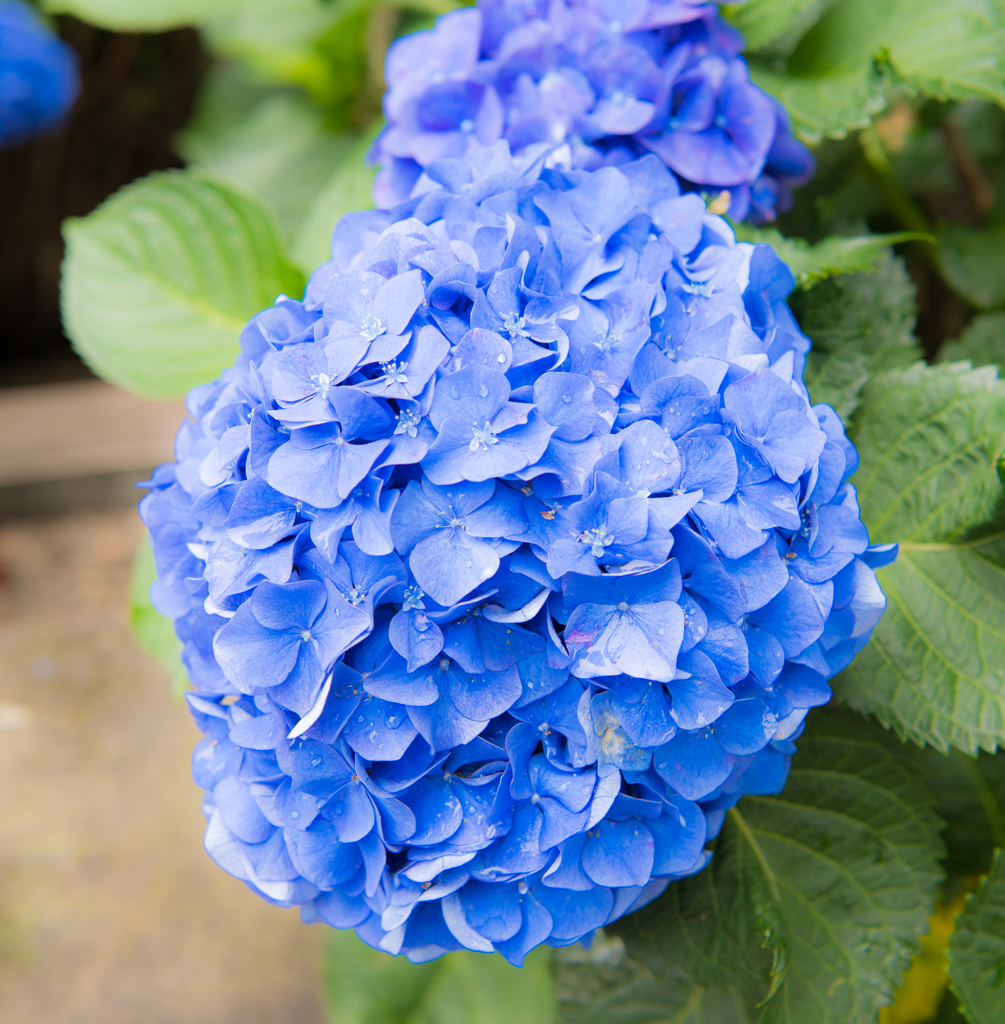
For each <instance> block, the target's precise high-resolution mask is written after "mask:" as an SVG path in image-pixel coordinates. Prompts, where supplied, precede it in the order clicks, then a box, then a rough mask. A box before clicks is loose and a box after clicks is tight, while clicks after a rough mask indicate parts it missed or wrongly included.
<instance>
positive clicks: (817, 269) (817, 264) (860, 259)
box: [733, 223, 935, 288]
mask: <svg viewBox="0 0 1005 1024" xmlns="http://www.w3.org/2000/svg"><path fill="white" fill-rule="evenodd" d="M733 228H734V230H735V232H736V238H737V241H740V242H755V243H756V242H765V243H767V244H768V245H770V246H771V247H772V248H773V249H774V250H775V252H776V253H778V255H779V257H780V258H781V259H782V260H784V261H785V262H786V263H787V264H788V265H789V269H790V270H791V271H792V275H793V277H795V279H796V285H797V286H798V287H800V288H808V287H809V286H810V285H812V284H814V283H815V282H816V281H822V280H824V279H825V278H828V277H833V276H834V275H835V274H850V273H854V272H855V271H870V270H874V269H875V268H876V266H877V265H878V264H879V262H880V260H881V259H882V258H883V256H884V254H885V253H886V251H887V249H888V248H889V247H890V246H891V245H896V244H897V243H898V242H911V241H935V239H934V238H932V236H931V235H926V234H923V233H922V232H919V231H895V232H892V233H890V234H887V235H859V236H855V237H851V238H846V237H844V236H841V235H832V236H831V237H830V238H825V239H823V241H820V242H817V243H816V244H814V245H811V244H810V243H809V242H807V241H806V239H804V238H785V237H783V236H782V235H781V234H780V233H779V232H778V231H776V230H775V229H774V228H758V227H754V225H753V224H746V223H744V224H734V225H733Z"/></svg>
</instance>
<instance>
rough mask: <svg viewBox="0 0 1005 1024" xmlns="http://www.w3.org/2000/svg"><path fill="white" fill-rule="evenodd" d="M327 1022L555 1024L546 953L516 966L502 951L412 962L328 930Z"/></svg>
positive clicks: (538, 952)
mask: <svg viewBox="0 0 1005 1024" xmlns="http://www.w3.org/2000/svg"><path fill="white" fill-rule="evenodd" d="M325 996H326V1001H327V1008H328V1017H329V1020H330V1021H331V1022H332V1024H514V1022H515V1021H519V1022H520V1024H552V1021H553V1019H554V1014H555V999H554V994H553V986H552V979H551V950H549V949H547V948H542V949H537V950H535V951H534V952H532V953H531V954H530V955H529V956H528V957H527V959H526V961H525V962H524V966H523V967H521V968H518V967H511V966H510V965H509V964H508V963H507V962H506V961H505V960H504V959H503V958H502V957H501V956H498V955H496V954H492V955H487V954H485V953H469V952H463V953H448V954H447V955H446V956H444V957H441V958H440V959H439V960H436V961H434V962H432V963H427V964H411V963H409V962H408V961H407V960H406V959H405V958H404V957H393V956H390V955H389V954H387V953H382V952H380V951H379V950H375V949H371V948H370V947H369V946H366V945H364V944H363V943H362V942H361V941H360V940H359V939H358V938H356V936H355V934H354V933H353V932H351V931H334V930H333V931H332V932H331V933H330V934H329V936H328V948H327V953H326V958H325Z"/></svg>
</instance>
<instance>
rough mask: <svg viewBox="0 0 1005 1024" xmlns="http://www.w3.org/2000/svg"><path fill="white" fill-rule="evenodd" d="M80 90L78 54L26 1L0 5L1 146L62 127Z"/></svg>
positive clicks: (6, 0)
mask: <svg viewBox="0 0 1005 1024" xmlns="http://www.w3.org/2000/svg"><path fill="white" fill-rule="evenodd" d="M79 89H80V81H79V78H78V75H77V63H76V58H75V57H74V54H73V51H72V50H71V49H70V48H69V47H68V46H67V45H66V44H65V43H64V42H62V41H61V40H60V39H57V38H56V37H55V36H54V35H53V34H52V33H51V32H50V31H49V29H48V28H47V27H46V26H45V25H44V24H43V23H42V22H41V21H40V19H39V18H38V16H37V15H36V14H35V12H34V11H33V10H32V9H31V8H30V7H29V6H28V5H27V4H25V3H22V2H21V0H0V146H4V145H10V144H12V143H16V142H20V141H21V140H22V139H25V138H27V137H28V136H30V135H33V134H35V133H36V132H38V131H42V130H44V129H46V128H50V127H52V126H53V125H55V124H57V123H58V122H59V121H60V120H61V119H62V118H63V116H64V115H65V114H66V112H67V111H68V110H69V109H70V107H71V106H72V105H73V101H74V100H75V99H76V98H77V93H78V91H79Z"/></svg>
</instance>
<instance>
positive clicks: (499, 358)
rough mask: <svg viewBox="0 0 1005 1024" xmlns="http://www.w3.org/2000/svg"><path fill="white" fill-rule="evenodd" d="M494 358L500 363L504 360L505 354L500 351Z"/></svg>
mask: <svg viewBox="0 0 1005 1024" xmlns="http://www.w3.org/2000/svg"><path fill="white" fill-rule="evenodd" d="M496 359H498V360H499V362H500V363H505V362H506V356H505V355H504V354H503V353H502V352H500V353H499V355H497V356H496Z"/></svg>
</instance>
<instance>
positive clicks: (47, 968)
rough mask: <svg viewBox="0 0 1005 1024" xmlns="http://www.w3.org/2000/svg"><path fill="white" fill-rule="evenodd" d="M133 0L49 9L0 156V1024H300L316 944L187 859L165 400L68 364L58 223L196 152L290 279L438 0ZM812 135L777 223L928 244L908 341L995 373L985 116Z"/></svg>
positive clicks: (193, 161) (319, 253)
mask: <svg viewBox="0 0 1005 1024" xmlns="http://www.w3.org/2000/svg"><path fill="white" fill-rule="evenodd" d="M128 2H130V0H127V3H128ZM131 3H132V4H133V5H135V6H134V8H133V10H134V11H135V12H137V19H138V24H137V31H131V32H113V31H109V30H107V29H104V28H100V27H97V26H96V25H95V24H92V23H89V21H88V20H87V17H86V14H87V9H88V4H87V3H84V2H83V0H81V2H80V3H79V4H76V3H68V4H66V5H64V6H65V7H66V8H68V9H71V10H74V11H75V12H76V14H73V13H55V14H52V15H51V16H50V17H49V20H48V23H49V25H50V27H51V29H52V30H53V31H54V32H55V33H56V34H57V35H58V36H59V37H60V38H61V39H62V40H64V41H65V43H66V44H67V45H68V46H69V47H70V48H71V49H72V51H73V54H74V57H75V60H76V63H77V67H78V69H79V75H80V89H79V94H78V96H77V98H76V101H75V102H74V104H73V106H72V109H71V110H70V111H69V113H68V114H67V115H66V116H65V118H63V119H62V120H61V121H60V122H59V123H58V124H56V125H55V126H52V127H50V128H48V129H47V130H45V131H43V132H41V133H40V134H37V135H35V136H33V137H31V138H26V139H24V140H22V141H19V142H13V143H11V144H8V145H7V146H6V147H5V148H3V149H0V778H2V779H3V780H4V784H3V786H2V787H0V819H2V822H3V824H2V826H0V1021H3V1022H5V1024H22V1022H25V1024H27V1022H29V1021H30V1022H32V1024H34V1022H37V1021H39V1020H45V1021H47V1022H48V1024H64V1022H65V1024H71V1022H72V1024H90V1022H92V1021H93V1022H99V1021H100V1022H101V1024H134V1022H137V1021H143V1022H146V1024H158V1022H165V1024H167V1022H181V1021H184V1022H192V1024H201V1022H206V1024H209V1022H214V1024H227V1022H230V1021H234V1022H236V1021H238V1020H240V1021H242V1022H246V1024H255V1022H259V1021H261V1022H266V1021H284V1022H296V1024H314V1022H320V1021H322V1020H323V1019H324V1017H323V1009H322V1006H321V1004H320V1001H319V995H318V990H319V985H320V976H321V969H322V968H321V958H322V948H321V947H322V941H323V935H322V933H321V931H320V930H319V929H317V928H307V927H305V926H303V925H301V923H300V922H299V919H298V917H297V915H296V913H295V912H293V911H284V910H278V909H275V908H272V907H269V906H267V905H266V904H265V903H263V902H262V901H261V900H259V899H256V898H252V897H251V896H250V895H249V894H248V893H247V892H246V891H245V889H244V887H243V885H242V884H241V883H240V882H238V881H236V880H234V879H232V878H230V877H228V876H227V875H225V874H224V873H223V872H222V871H220V870H219V869H218V868H217V867H216V866H215V865H213V864H212V862H211V861H210V860H209V858H208V857H207V856H206V855H205V854H204V853H203V850H202V844H201V838H202V831H203V818H202V815H201V814H200V811H199V804H198V790H197V788H196V787H195V786H194V784H192V783H191V782H190V781H189V772H188V761H189V757H190V752H191V749H192V746H193V744H194V742H195V740H196V737H197V732H196V729H195V728H194V726H193V725H192V724H191V723H190V722H189V719H188V715H187V713H186V712H185V709H184V707H183V705H181V704H180V703H179V702H178V699H177V696H172V684H171V680H170V679H169V678H168V675H167V673H166V672H165V670H164V669H163V668H162V667H161V666H160V663H159V662H158V661H155V660H154V658H153V657H151V656H150V655H148V654H147V653H144V652H143V651H142V650H141V649H140V648H139V646H138V645H137V642H136V641H135V639H134V637H133V633H132V631H131V629H130V623H129V597H130V574H131V566H132V564H133V560H134V557H135V555H136V551H137V548H138V546H139V545H140V543H141V540H142V528H141V525H140V523H139V521H138V519H137V517H136V514H135V504H136V500H137V497H138V492H137V491H136V490H135V487H134V484H135V482H136V481H137V480H141V479H143V478H144V476H145V475H146V473H147V472H148V471H149V470H150V469H152V468H153V467H154V466H155V465H156V464H157V463H159V462H160V461H163V460H165V459H169V458H170V457H171V442H172V438H173V435H174V432H175V430H176V429H177V425H178V424H179V422H180V420H181V418H182V416H183V414H184V411H183V407H182V404H181V402H180V401H178V400H174V401H167V402H153V401H147V400H144V399H141V398H138V397H135V396H132V395H129V394H127V393H126V392H123V391H118V390H117V389H115V388H114V387H112V386H111V385H109V384H106V383H104V382H102V381H100V380H98V378H97V377H95V376H93V375H92V374H91V372H90V370H89V369H88V367H87V365H86V364H85V363H84V362H83V361H82V360H81V358H80V357H79V356H78V355H77V354H76V353H75V351H74V349H73V347H72V345H71V343H70V342H69V340H68V339H67V337H66V335H65V333H64V330H63V325H62V320H61V315H60V301H59V289H60V269H61V261H62V259H63V238H62V234H61V225H62V224H63V222H64V220H65V219H66V218H68V217H83V216H85V215H87V214H89V213H90V212H91V211H93V210H94V209H95V208H96V207H98V206H99V205H100V204H101V203H102V202H103V201H104V200H105V199H106V198H108V197H109V196H111V195H113V194H114V193H115V192H116V191H117V190H119V189H120V188H122V187H123V186H126V185H128V184H129V183H130V182H132V181H135V180H136V179H138V178H142V177H143V176H145V175H147V174H150V173H151V172H154V171H161V170H165V169H169V168H177V167H184V166H195V167H199V168H203V169H205V170H206V171H208V172H209V173H211V174H212V175H214V176H216V177H217V178H220V179H223V180H224V181H226V182H228V183H230V184H231V185H233V186H236V187H237V188H239V189H241V190H243V191H245V192H250V193H252V194H253V195H254V196H255V197H256V198H257V199H258V200H260V202H261V203H262V204H263V205H264V206H265V208H266V209H268V210H270V211H271V213H272V216H273V217H274V220H275V224H276V225H277V230H278V231H279V233H280V234H281V236H282V239H283V241H284V242H285V245H286V247H287V249H288V251H289V256H290V259H291V261H292V263H293V264H295V265H296V266H297V267H298V268H299V269H300V270H301V271H302V272H304V273H309V272H310V270H311V269H312V268H313V267H314V266H315V265H317V264H318V263H319V262H321V261H322V260H323V259H325V258H326V251H327V247H328V238H329V236H330V232H331V228H332V226H333V224H334V223H335V221H336V219H337V218H338V216H339V215H340V214H341V213H343V212H346V211H347V210H351V209H357V208H360V207H363V206H366V205H369V198H368V197H369V188H370V182H371V180H372V174H373V172H372V170H371V169H367V168H366V167H365V166H364V163H363V159H362V158H363V154H364V153H365V151H366V148H367V146H368V144H369V142H370V140H371V139H372V137H373V134H374V131H375V128H376V126H377V124H378V122H379V115H380V97H381V94H382V92H383V89H384V82H383V58H384V53H385V50H386V48H387V46H388V45H389V43H390V42H391V41H393V39H395V38H396V37H398V36H400V35H401V34H404V33H406V32H410V31H413V30H415V29H417V28H421V27H424V26H427V25H429V24H431V23H432V21H433V19H434V18H435V16H436V15H437V14H440V13H443V12H444V11H446V10H449V9H450V8H451V7H453V6H455V4H454V3H453V2H452V0H400V2H392V3H375V2H367V0H229V2H227V3H222V2H214V3H212V4H210V6H211V7H212V8H213V10H214V11H217V10H218V13H216V14H214V15H213V16H212V17H210V18H208V19H205V18H204V19H201V20H202V26H201V28H200V29H199V30H196V29H194V28H180V29H174V30H171V31H153V30H151V31H140V30H139V29H140V28H142V27H143V26H144V24H147V23H149V27H151V29H153V28H156V27H157V25H156V22H157V16H156V9H157V8H158V4H157V2H156V0H131ZM97 6H99V7H100V6H101V4H98V5H97ZM105 6H115V4H110V5H109V4H106V5H105ZM118 6H119V7H120V8H121V7H122V6H123V5H122V4H121V3H120V4H119V5H118ZM78 15H79V16H78ZM148 15H149V16H148ZM127 20H128V19H127ZM2 31H4V29H3V28H2V27H0V32H2ZM815 152H816V156H817V160H818V165H819V171H818V174H817V177H816V178H815V180H814V181H813V182H812V183H811V184H810V185H808V186H806V187H804V188H803V189H802V190H801V191H800V192H799V194H798V195H797V197H796V205H795V208H794V209H793V210H792V211H791V212H790V213H788V214H787V215H786V217H785V218H783V219H782V220H781V221H780V222H779V223H778V224H776V225H775V226H776V227H778V228H779V229H780V230H781V232H782V233H783V234H784V235H798V236H801V237H805V238H808V239H810V240H811V241H815V240H817V239H820V238H823V237H825V236H827V235H830V234H834V233H836V234H847V235H851V234H856V233H861V232H865V231H884V232H885V231H895V230H902V229H908V230H913V231H924V232H933V233H935V234H936V235H937V237H938V240H939V242H938V245H932V244H931V243H918V242H914V243H908V244H906V245H904V246H900V247H898V249H897V254H898V255H899V256H901V257H903V259H904V262H905V266H906V269H907V275H904V274H903V272H900V271H898V273H899V274H900V276H897V275H896V274H893V272H892V271H890V273H891V274H893V276H892V277H890V287H891V288H896V289H900V290H901V292H902V293H903V301H904V303H905V304H906V305H907V306H908V307H911V306H914V308H915V309H917V311H918V312H919V319H918V326H917V334H918V336H919V338H920V339H921V340H922V342H923V344H924V347H925V351H926V353H927V355H928V356H929V358H930V359H932V360H935V359H944V358H972V359H973V360H974V363H975V364H983V363H988V362H998V363H999V365H1000V364H1001V362H1002V359H1003V357H1005V351H1003V344H1002V339H1003V338H1005V330H1003V325H1005V312H1002V309H1003V308H1005V289H1003V288H1002V285H1001V275H1000V272H999V271H998V268H999V267H1000V266H1001V265H1002V261H1003V259H1005V203H1003V194H1002V191H1003V190H1002V189H1001V188H1000V177H1001V172H1002V168H1003V167H1005V114H1003V112H1002V110H1001V109H1000V108H998V107H996V106H994V105H993V104H991V103H982V102H978V101H969V102H967V103H962V104H959V103H951V102H941V101H937V100H925V101H922V100H920V99H917V98H913V97H911V96H908V95H902V96H897V95H894V96H893V97H892V99H891V102H890V104H889V105H888V107H887V109H886V111H885V112H884V113H883V114H882V115H881V116H879V117H878V118H877V120H876V122H875V124H874V125H873V126H872V127H870V128H868V129H865V130H864V131H863V132H853V133H851V134H850V135H848V136H846V137H845V138H843V139H840V140H828V141H825V142H823V143H821V144H820V145H819V146H817V148H816V151H815ZM908 275H909V276H908ZM849 280H851V279H849ZM806 294H812V293H806ZM801 302H802V299H801V298H800V296H796V299H795V301H794V303H793V305H794V307H795V309H796V311H797V314H799V313H800V310H801V308H802V307H801ZM803 305H805V303H803ZM254 311H255V310H254V309H252V310H249V311H248V313H249V314H250V313H253V312H254ZM873 328H875V325H861V324H859V325H855V324H850V323H849V324H840V325H835V327H834V331H835V333H834V337H832V338H828V337H821V338H820V339H819V340H820V342H821V344H823V345H825V346H826V345H832V346H833V345H836V344H838V343H840V341H841V332H842V331H845V332H848V331H865V332H866V333H868V330H870V329H873ZM824 351H827V349H826V347H825V348H824ZM134 596H135V595H134ZM176 689H177V688H176ZM919 1019H920V1018H919Z"/></svg>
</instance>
